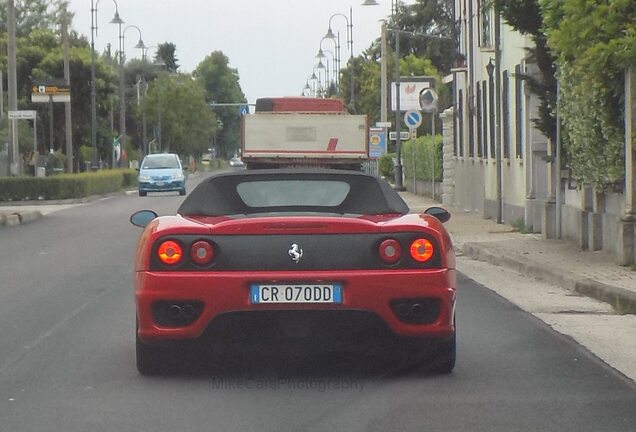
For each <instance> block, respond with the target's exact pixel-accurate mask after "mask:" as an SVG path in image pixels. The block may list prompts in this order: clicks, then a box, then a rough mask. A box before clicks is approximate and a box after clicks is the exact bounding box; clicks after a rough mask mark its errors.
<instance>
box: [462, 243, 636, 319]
mask: <svg viewBox="0 0 636 432" xmlns="http://www.w3.org/2000/svg"><path fill="white" fill-rule="evenodd" d="M462 252H463V254H464V255H465V256H467V257H469V258H471V259H475V260H478V261H485V262H488V263H491V264H494V265H497V266H501V267H507V268H511V269H513V270H516V271H518V272H519V273H522V274H524V275H526V276H530V277H532V278H534V279H537V280H540V281H543V282H547V283H551V284H554V285H559V286H561V287H563V288H566V289H568V290H570V291H574V292H577V293H579V294H582V295H585V296H587V297H592V298H594V299H596V300H599V301H602V302H605V303H609V304H610V305H611V306H612V307H613V308H614V310H615V311H616V313H618V314H621V315H623V314H636V293H634V292H631V291H629V290H626V289H624V288H621V287H616V286H612V285H608V284H605V283H602V282H599V281H595V280H592V279H589V278H581V277H579V276H576V275H575V274H574V273H572V272H569V271H567V270H563V269H560V268H557V267H552V266H548V265H545V264H539V263H536V262H533V261H532V260H531V259H530V258H528V257H527V256H523V257H521V256H517V255H506V256H502V255H501V254H497V253H494V252H492V251H491V250H488V247H486V246H482V245H481V244H478V243H464V244H463V246H462Z"/></svg>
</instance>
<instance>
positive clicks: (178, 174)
mask: <svg viewBox="0 0 636 432" xmlns="http://www.w3.org/2000/svg"><path fill="white" fill-rule="evenodd" d="M172 178H173V179H174V180H182V179H183V173H176V174H172Z"/></svg>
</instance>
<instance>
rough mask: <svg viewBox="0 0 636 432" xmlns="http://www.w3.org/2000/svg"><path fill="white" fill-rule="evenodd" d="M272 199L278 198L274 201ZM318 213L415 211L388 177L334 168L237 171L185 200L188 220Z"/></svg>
mask: <svg viewBox="0 0 636 432" xmlns="http://www.w3.org/2000/svg"><path fill="white" fill-rule="evenodd" d="M269 195H278V196H277V197H274V199H273V200H272V202H269V201H268V198H269ZM289 212H318V213H337V214H358V215H359V214H364V215H379V214H396V213H397V214H406V213H408V212H409V207H408V206H407V205H406V203H405V202H404V200H403V199H402V197H400V195H399V194H398V193H397V192H396V191H394V190H393V189H392V188H391V186H390V185H389V184H388V183H387V182H386V181H385V180H382V179H379V178H377V177H374V176H372V175H368V174H364V173H360V172H356V171H343V170H329V169H317V168H316V169H307V168H299V169H291V168H290V169H270V170H254V171H250V170H244V171H231V172H224V173H219V174H216V175H213V176H211V177H209V178H207V179H205V180H203V181H202V182H201V183H200V184H199V185H198V186H197V187H196V188H195V189H194V190H193V191H192V192H191V193H190V194H189V195H188V197H187V198H186V199H185V200H184V201H183V203H182V204H181V206H180V207H179V210H178V213H179V214H180V215H182V216H223V215H240V214H244V215H249V214H255V213H289Z"/></svg>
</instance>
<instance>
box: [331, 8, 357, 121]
mask: <svg viewBox="0 0 636 432" xmlns="http://www.w3.org/2000/svg"><path fill="white" fill-rule="evenodd" d="M335 17H342V18H344V19H345V21H346V22H347V43H348V45H349V64H350V65H351V70H350V71H349V107H350V110H351V111H353V110H354V109H355V90H354V88H353V75H354V64H353V10H352V8H351V7H349V17H348V18H347V16H346V15H344V14H341V13H335V14H333V15H331V17H329V30H327V34H326V35H325V38H326V39H333V40H336V35H334V33H333V31H332V30H331V20H332V19H334V18H335ZM338 48H339V45H338ZM336 51H338V50H336ZM336 54H338V57H339V56H340V55H339V53H338V52H336ZM338 66H340V65H339V64H338Z"/></svg>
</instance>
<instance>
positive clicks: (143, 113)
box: [141, 45, 165, 155]
mask: <svg viewBox="0 0 636 432" xmlns="http://www.w3.org/2000/svg"><path fill="white" fill-rule="evenodd" d="M151 48H154V49H159V47H157V45H150V46H148V47H146V46H144V48H142V54H141V59H142V61H143V62H146V61H147V54H148V50H150V49H151ZM153 65H154V66H157V67H163V66H165V64H164V63H163V62H162V61H161V59H159V58H157V59H156V60H155V61H154V62H153ZM142 81H143V85H144V91H143V103H142V104H141V133H142V135H143V138H142V146H143V153H144V155H147V154H148V153H149V149H148V127H147V121H146V97H147V96H148V81H146V75H145V73H144V74H143V75H142ZM158 112H159V111H158V110H157V113H158Z"/></svg>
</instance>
